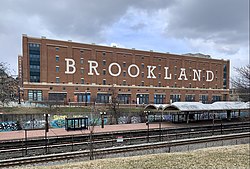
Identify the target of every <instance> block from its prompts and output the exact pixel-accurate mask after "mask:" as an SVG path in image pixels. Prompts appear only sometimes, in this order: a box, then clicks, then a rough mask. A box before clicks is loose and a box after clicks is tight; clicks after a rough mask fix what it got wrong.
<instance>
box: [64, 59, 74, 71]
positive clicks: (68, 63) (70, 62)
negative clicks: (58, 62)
mask: <svg viewBox="0 0 250 169" xmlns="http://www.w3.org/2000/svg"><path fill="white" fill-rule="evenodd" d="M65 61H66V71H65V74H74V73H75V72H76V67H75V61H74V59H66V58H65ZM70 67H71V68H72V70H71V71H70V70H69V69H70Z"/></svg>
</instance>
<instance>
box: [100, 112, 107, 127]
mask: <svg viewBox="0 0 250 169" xmlns="http://www.w3.org/2000/svg"><path fill="white" fill-rule="evenodd" d="M100 115H101V120H102V128H104V115H106V112H100Z"/></svg>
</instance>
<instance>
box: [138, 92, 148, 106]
mask: <svg viewBox="0 0 250 169" xmlns="http://www.w3.org/2000/svg"><path fill="white" fill-rule="evenodd" d="M136 103H137V104H148V103H149V94H137V95H136Z"/></svg>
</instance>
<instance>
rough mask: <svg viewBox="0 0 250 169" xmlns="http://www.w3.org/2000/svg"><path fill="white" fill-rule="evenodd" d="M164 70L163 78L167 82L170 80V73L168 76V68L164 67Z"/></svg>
mask: <svg viewBox="0 0 250 169" xmlns="http://www.w3.org/2000/svg"><path fill="white" fill-rule="evenodd" d="M164 69H165V77H164V79H168V80H170V79H171V76H172V74H171V73H170V74H168V69H169V67H164Z"/></svg>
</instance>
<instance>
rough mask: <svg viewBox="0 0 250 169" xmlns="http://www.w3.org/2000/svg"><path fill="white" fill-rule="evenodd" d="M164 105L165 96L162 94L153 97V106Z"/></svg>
mask: <svg viewBox="0 0 250 169" xmlns="http://www.w3.org/2000/svg"><path fill="white" fill-rule="evenodd" d="M164 103H165V95H163V94H155V95H154V104H164Z"/></svg>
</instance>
